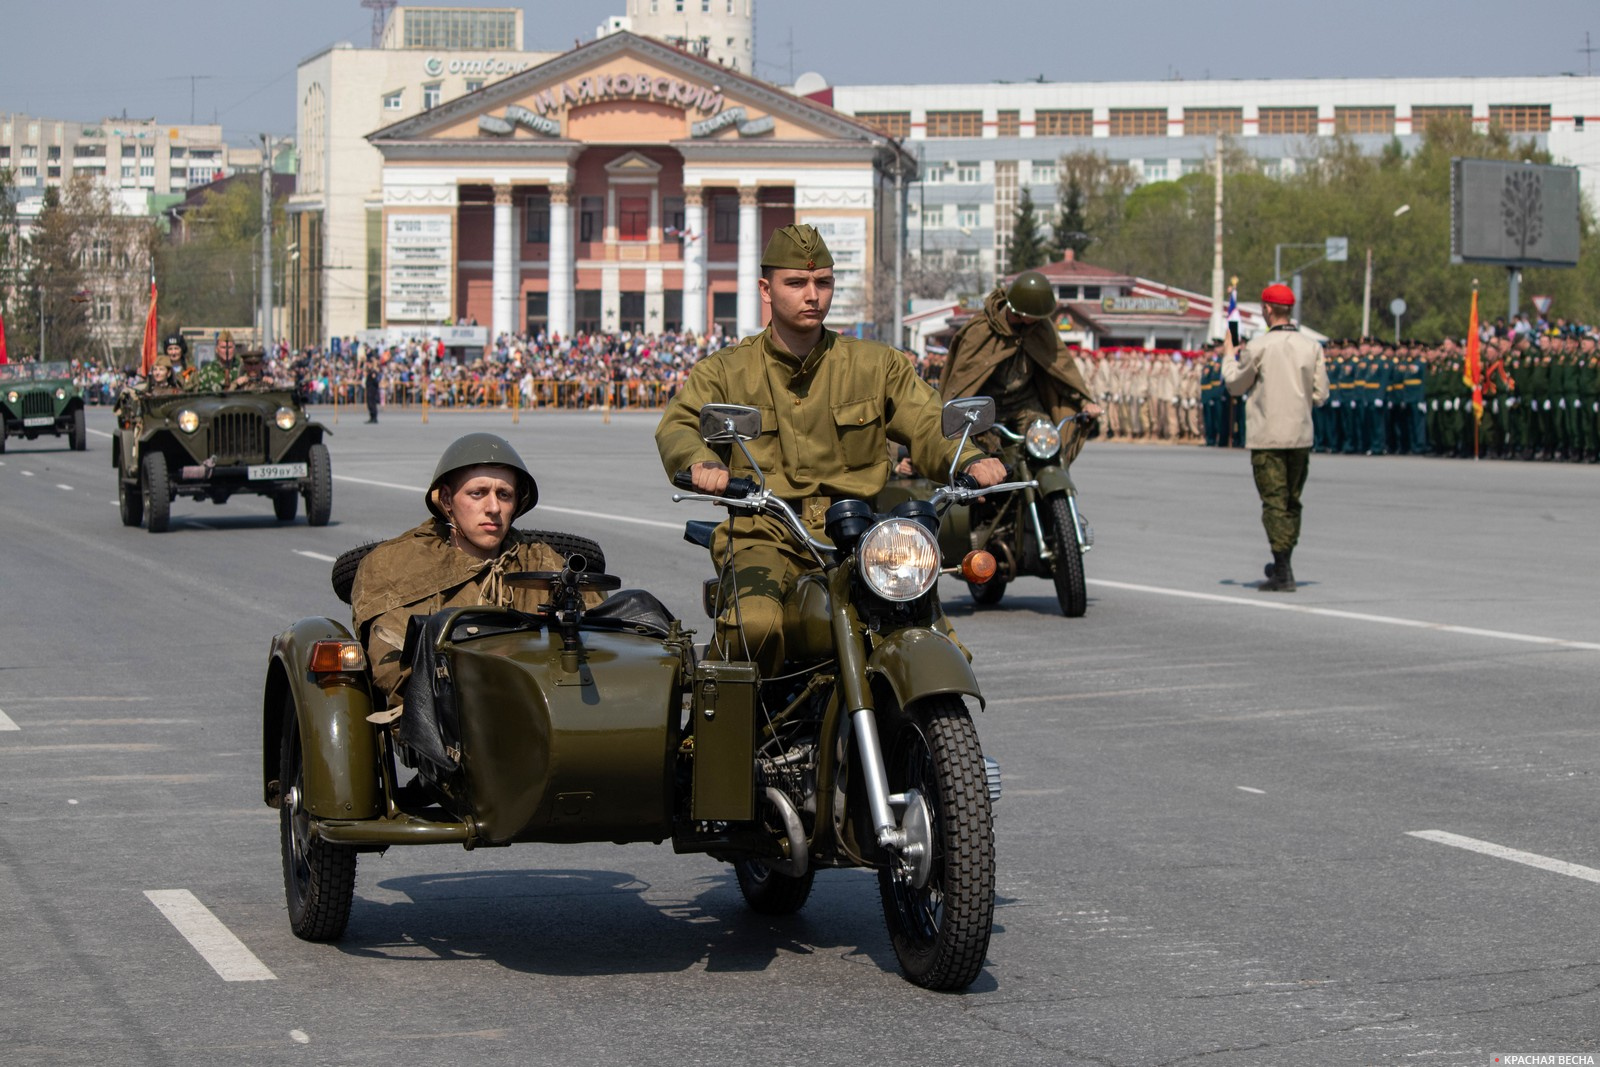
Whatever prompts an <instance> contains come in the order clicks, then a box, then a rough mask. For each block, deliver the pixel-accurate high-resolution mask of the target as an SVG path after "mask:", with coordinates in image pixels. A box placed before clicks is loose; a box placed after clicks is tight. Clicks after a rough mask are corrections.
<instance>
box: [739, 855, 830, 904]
mask: <svg viewBox="0 0 1600 1067" xmlns="http://www.w3.org/2000/svg"><path fill="white" fill-rule="evenodd" d="M733 873H734V876H735V877H737V878H738V879H739V892H741V893H743V894H744V902H745V903H746V904H748V905H750V910H751V911H754V912H760V913H761V914H762V915H793V914H794V913H795V912H797V911H799V910H800V909H801V908H803V907H805V906H806V900H807V898H809V897H810V896H811V883H812V882H813V881H815V880H816V877H817V872H816V869H815V868H812V869H810V870H808V871H806V873H805V874H802V875H801V876H800V877H798V878H796V877H794V876H793V875H788V874H779V873H778V872H777V871H775V870H773V869H772V868H771V867H768V866H767V865H766V864H765V863H762V862H761V861H760V860H738V861H736V862H735V863H734V865H733Z"/></svg>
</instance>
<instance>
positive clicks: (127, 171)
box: [122, 165, 133, 178]
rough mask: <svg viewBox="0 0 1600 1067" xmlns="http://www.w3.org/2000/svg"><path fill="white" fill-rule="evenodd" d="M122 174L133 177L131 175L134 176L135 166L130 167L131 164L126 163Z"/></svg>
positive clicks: (125, 176)
mask: <svg viewBox="0 0 1600 1067" xmlns="http://www.w3.org/2000/svg"><path fill="white" fill-rule="evenodd" d="M122 176H123V177H124V178H131V177H133V168H132V167H130V166H126V165H124V166H123V168H122Z"/></svg>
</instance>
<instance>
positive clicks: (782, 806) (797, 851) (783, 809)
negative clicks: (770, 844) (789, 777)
mask: <svg viewBox="0 0 1600 1067" xmlns="http://www.w3.org/2000/svg"><path fill="white" fill-rule="evenodd" d="M767 801H768V802H769V803H770V804H771V805H772V807H773V808H774V810H776V811H777V813H778V819H779V821H781V822H782V823H783V834H784V837H786V838H787V839H788V841H789V858H788V859H787V860H783V861H781V862H779V861H776V860H766V861H765V862H766V864H767V866H768V867H770V868H772V869H773V870H774V871H777V872H778V873H779V874H785V875H788V876H789V877H790V878H799V877H800V876H801V875H803V874H805V873H806V868H807V867H808V866H809V865H810V854H809V853H808V852H807V851H806V831H805V827H803V826H801V825H800V813H799V812H797V811H795V810H794V804H792V803H790V801H789V798H788V796H787V795H785V794H784V793H783V792H782V791H781V790H779V789H778V788H777V787H775V786H770V785H769V786H767Z"/></svg>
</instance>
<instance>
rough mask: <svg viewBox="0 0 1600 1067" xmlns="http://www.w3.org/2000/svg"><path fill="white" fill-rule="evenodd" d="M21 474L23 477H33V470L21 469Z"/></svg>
mask: <svg viewBox="0 0 1600 1067" xmlns="http://www.w3.org/2000/svg"><path fill="white" fill-rule="evenodd" d="M22 476H23V477H24V478H32V477H33V472H32V471H23V472H22Z"/></svg>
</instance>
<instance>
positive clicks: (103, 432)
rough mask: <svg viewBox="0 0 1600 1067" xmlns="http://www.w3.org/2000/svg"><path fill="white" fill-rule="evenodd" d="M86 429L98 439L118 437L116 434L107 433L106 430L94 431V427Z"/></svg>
mask: <svg viewBox="0 0 1600 1067" xmlns="http://www.w3.org/2000/svg"><path fill="white" fill-rule="evenodd" d="M84 429H86V430H88V431H89V432H90V433H92V434H94V435H95V436H96V437H115V436H117V435H116V434H114V433H106V432H105V431H104V430H96V429H94V428H93V427H90V426H86V427H84Z"/></svg>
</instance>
